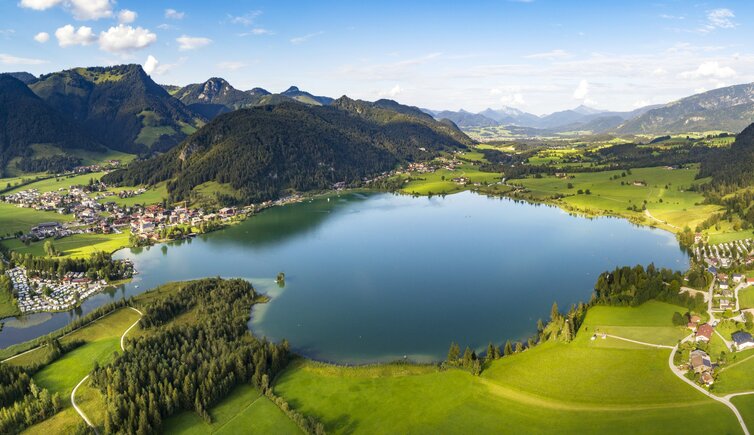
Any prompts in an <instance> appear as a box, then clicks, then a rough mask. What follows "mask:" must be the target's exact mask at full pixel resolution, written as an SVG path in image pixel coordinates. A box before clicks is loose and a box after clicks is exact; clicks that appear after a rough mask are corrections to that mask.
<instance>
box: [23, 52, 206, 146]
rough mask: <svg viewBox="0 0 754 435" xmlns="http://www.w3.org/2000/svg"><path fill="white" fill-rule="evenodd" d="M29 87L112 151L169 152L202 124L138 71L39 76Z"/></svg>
mask: <svg viewBox="0 0 754 435" xmlns="http://www.w3.org/2000/svg"><path fill="white" fill-rule="evenodd" d="M29 87H30V88H31V90H32V91H34V93H35V94H37V95H38V96H39V97H41V98H42V99H43V100H44V101H46V102H47V103H48V104H49V105H50V106H52V107H53V108H55V109H56V110H57V111H58V112H60V113H63V114H65V115H66V116H69V117H70V118H71V119H73V120H75V121H77V122H79V123H81V124H82V125H83V126H84V127H85V128H86V130H87V132H88V133H89V134H91V135H92V137H94V138H95V139H97V140H98V141H99V142H101V143H104V144H106V145H107V146H108V147H110V148H112V149H116V150H119V151H125V152H131V153H146V152H149V151H150V150H152V151H164V150H167V149H169V148H171V147H172V146H174V145H175V144H177V143H179V142H180V141H181V140H182V139H184V138H185V137H186V136H187V133H189V132H190V131H189V130H191V131H193V128H194V127H196V126H198V124H199V123H200V122H201V119H200V117H199V116H198V115H196V114H195V113H193V112H192V111H191V110H189V109H188V108H187V107H186V106H184V105H183V104H182V103H181V102H180V101H178V100H176V99H175V98H173V97H171V96H170V94H168V92H167V91H166V90H165V89H164V88H163V87H161V86H160V85H158V84H156V83H155V82H153V81H152V79H151V78H149V76H148V75H147V74H146V73H145V72H144V71H143V70H142V69H141V67H140V66H139V65H119V66H113V67H95V68H76V69H71V70H66V71H60V72H56V73H52V74H46V75H43V76H40V77H39V79H38V80H37V81H36V82H34V83H32V84H30V85H29Z"/></svg>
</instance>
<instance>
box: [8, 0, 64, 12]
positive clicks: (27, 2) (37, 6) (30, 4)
mask: <svg viewBox="0 0 754 435" xmlns="http://www.w3.org/2000/svg"><path fill="white" fill-rule="evenodd" d="M62 2H63V0H21V2H20V3H19V4H18V5H19V6H21V7H22V8H27V9H34V10H35V11H44V10H47V9H50V8H51V7H54V6H57V5H59V4H61V3H62Z"/></svg>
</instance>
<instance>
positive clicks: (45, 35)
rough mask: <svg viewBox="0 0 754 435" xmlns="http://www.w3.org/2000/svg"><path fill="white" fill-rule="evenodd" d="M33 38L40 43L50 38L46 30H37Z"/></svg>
mask: <svg viewBox="0 0 754 435" xmlns="http://www.w3.org/2000/svg"><path fill="white" fill-rule="evenodd" d="M34 40H35V41H37V42H39V43H40V44H44V43H45V42H47V41H49V40H50V34H49V33H47V32H39V33H37V34H36V35H34Z"/></svg>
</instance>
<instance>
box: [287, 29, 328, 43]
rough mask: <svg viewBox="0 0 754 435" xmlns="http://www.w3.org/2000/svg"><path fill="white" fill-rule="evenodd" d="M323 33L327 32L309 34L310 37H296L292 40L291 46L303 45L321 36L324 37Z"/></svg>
mask: <svg viewBox="0 0 754 435" xmlns="http://www.w3.org/2000/svg"><path fill="white" fill-rule="evenodd" d="M323 33H325V32H322V31H319V32H314V33H309V34H308V35H303V36H296V37H295V38H291V44H294V45H299V44H303V43H304V42H306V41H308V40H310V39H312V38H314V37H317V36H319V35H322V34H323Z"/></svg>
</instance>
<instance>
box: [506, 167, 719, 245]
mask: <svg viewBox="0 0 754 435" xmlns="http://www.w3.org/2000/svg"><path fill="white" fill-rule="evenodd" d="M624 172H625V171H603V172H591V173H572V174H568V175H569V176H568V178H559V177H555V176H544V177H542V178H533V177H532V178H526V179H522V180H513V181H511V184H515V185H520V186H522V187H525V188H526V189H527V190H528V191H529V195H531V197H532V198H533V199H538V200H550V199H551V198H553V197H554V196H560V195H562V196H563V198H561V199H558V200H556V202H557V203H559V204H561V205H563V206H565V207H566V208H568V209H572V210H574V211H580V212H584V213H588V214H603V213H605V212H607V213H609V214H614V215H618V216H623V217H628V218H631V219H634V220H638V221H641V222H643V223H645V224H649V225H654V226H658V227H662V228H665V229H668V230H670V231H674V232H677V231H680V230H682V229H683V228H684V227H685V226H689V227H690V228H692V229H693V228H695V227H696V226H697V225H698V224H700V223H701V222H703V221H704V220H705V219H706V218H707V217H708V216H709V215H710V214H711V213H714V212H716V211H718V210H720V207H719V206H715V205H704V204H702V202H703V201H704V198H703V197H702V195H701V194H699V193H696V192H692V191H690V190H688V189H689V187H690V186H691V185H694V184H699V183H703V182H705V180H703V179H700V180H696V179H695V177H696V174H697V172H698V169H697V168H696V167H690V168H685V169H672V170H671V169H666V168H662V167H658V168H638V169H632V170H631V174H628V173H626V176H625V177H622V176H621V175H622V174H623V173H624ZM616 176H617V178H615V177H616ZM569 183H570V184H571V185H572V187H570V188H569V187H568V186H569ZM621 183H623V184H621ZM587 189H589V191H590V194H586V193H585V192H586V190H587ZM579 190H582V191H583V192H584V193H582V194H579V193H578V191H579ZM645 201H646V202H645ZM644 204H646V208H647V211H648V212H649V214H650V215H651V217H650V216H649V215H646V214H644V213H643V212H642V211H633V210H628V208H629V207H637V208H638V209H639V210H641V209H642V206H643V205H644Z"/></svg>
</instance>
